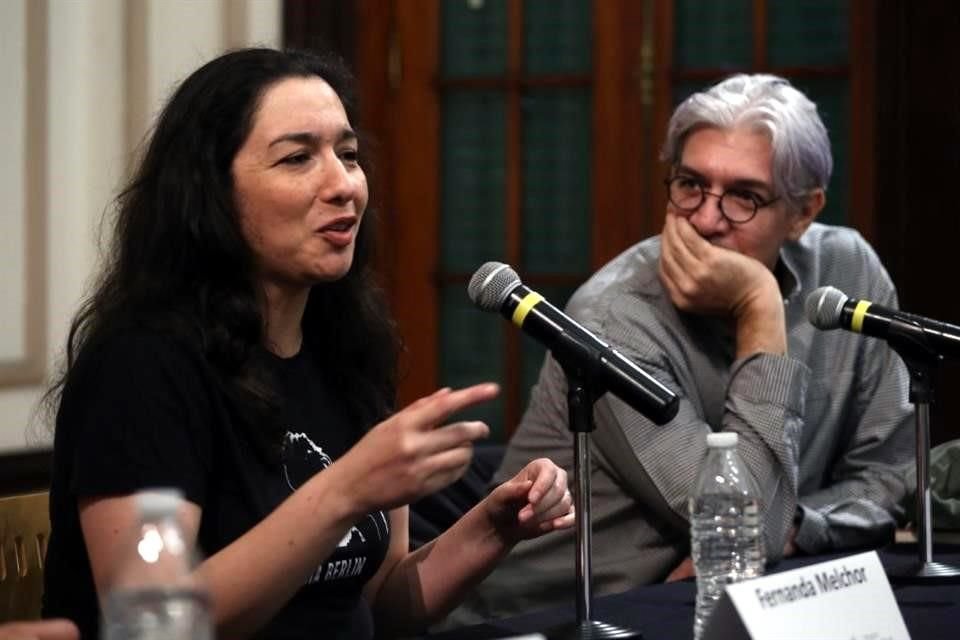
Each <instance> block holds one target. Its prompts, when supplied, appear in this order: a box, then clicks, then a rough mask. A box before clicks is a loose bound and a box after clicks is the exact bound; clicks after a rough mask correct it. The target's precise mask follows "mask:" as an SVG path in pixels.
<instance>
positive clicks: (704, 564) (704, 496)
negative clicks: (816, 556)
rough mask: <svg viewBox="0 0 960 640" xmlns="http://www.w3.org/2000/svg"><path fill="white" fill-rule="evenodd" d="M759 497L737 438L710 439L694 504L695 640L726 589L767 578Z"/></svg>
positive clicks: (724, 435)
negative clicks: (764, 567) (762, 577)
mask: <svg viewBox="0 0 960 640" xmlns="http://www.w3.org/2000/svg"><path fill="white" fill-rule="evenodd" d="M759 496H760V494H759V492H758V491H757V487H756V484H755V483H754V482H753V478H752V477H751V476H750V472H749V471H748V470H747V468H746V466H745V465H744V464H743V461H742V460H741V459H740V456H738V455H737V434H735V433H711V434H709V435H708V436H707V458H706V461H705V463H704V465H703V468H702V469H701V470H700V477H699V479H698V480H697V487H696V492H695V493H694V495H693V496H692V497H691V498H690V537H691V555H692V557H693V564H694V567H695V568H696V571H697V606H696V613H695V616H694V624H693V637H694V638H695V640H699V639H700V638H701V637H702V634H703V630H704V626H705V624H706V621H707V619H708V618H709V617H710V614H711V612H712V611H713V608H714V606H715V605H716V603H717V600H719V598H720V596H721V595H722V594H723V589H724V587H725V586H726V585H728V584H732V583H734V582H740V581H742V580H749V579H750V578H754V577H756V576H760V575H762V574H763V565H764V562H765V560H766V553H765V549H764V544H763V518H762V514H761V512H760V500H759Z"/></svg>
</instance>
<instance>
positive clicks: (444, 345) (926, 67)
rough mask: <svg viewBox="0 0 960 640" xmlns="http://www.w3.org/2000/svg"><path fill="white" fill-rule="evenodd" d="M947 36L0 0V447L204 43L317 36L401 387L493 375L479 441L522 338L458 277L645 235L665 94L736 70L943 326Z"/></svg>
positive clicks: (854, 22) (486, 13) (564, 261)
mask: <svg viewBox="0 0 960 640" xmlns="http://www.w3.org/2000/svg"><path fill="white" fill-rule="evenodd" d="M956 33H960V10H958V9H957V6H956V4H955V3H953V2H947V1H943V2H939V1H935V0H928V1H925V2H908V1H906V0H902V1H894V0H890V1H884V2H880V1H876V2H875V1H873V0H593V1H591V0H355V1H347V0H194V1H187V0H130V1H128V2H122V1H121V0H86V1H67V0H39V1H31V0H6V1H5V2H2V3H0V51H2V53H3V58H2V60H0V73H2V74H3V75H2V76H0V81H2V82H3V86H4V87H5V90H4V93H3V96H2V97H0V163H2V165H0V180H2V181H3V182H2V183H0V187H2V188H0V193H4V194H5V204H4V207H2V210H0V215H3V216H4V218H3V222H4V227H3V228H4V229H5V232H4V234H2V237H0V251H2V255H3V256H4V264H5V272H4V276H3V278H2V279H0V282H2V285H0V286H2V290H0V292H2V294H3V300H4V302H5V304H4V305H3V309H2V311H0V318H2V320H3V323H2V324H0V327H2V330H0V450H8V451H15V450H21V449H24V448H27V449H30V448H37V447H41V448H42V447H43V446H45V444H46V442H45V440H44V437H45V436H44V434H45V433H46V430H45V427H44V425H43V424H42V421H39V420H37V419H36V418H34V417H32V411H33V408H34V406H35V404H36V400H37V398H38V397H39V393H40V392H41V391H42V389H43V383H44V381H45V380H46V378H47V376H49V375H50V373H51V371H53V370H54V367H55V365H56V362H57V359H58V358H59V356H60V354H61V353H62V346H63V341H64V337H65V331H66V328H67V323H68V320H69V317H70V315H71V313H72V312H73V310H74V309H75V307H76V304H77V302H78V300H79V299H80V296H81V295H82V292H83V291H84V288H85V286H86V285H87V284H88V279H89V277H90V274H91V273H92V271H93V268H94V266H95V264H96V261H97V250H96V246H97V245H96V242H95V241H96V232H97V225H98V223H99V220H100V217H101V214H102V213H103V211H104V210H105V208H106V206H107V205H108V202H109V200H110V198H111V196H112V195H113V194H114V193H115V191H116V189H117V187H118V185H119V184H120V182H121V181H122V178H123V176H124V175H125V172H126V171H127V169H128V167H129V162H130V159H131V153H133V151H134V150H135V149H136V146H137V144H138V143H139V141H140V140H141V138H142V136H143V134H144V132H145V131H146V130H147V127H148V126H149V123H150V121H151V118H152V117H153V115H154V113H155V112H156V110H157V109H158V107H159V106H160V104H161V103H162V100H163V98H164V97H165V96H166V94H167V92H168V91H169V89H170V88H171V86H172V85H173V84H175V83H176V81H177V80H178V79H180V78H182V77H183V76H184V74H186V73H187V72H189V71H190V70H192V69H193V68H195V67H196V66H198V65H199V64H200V63H201V62H203V61H204V60H206V59H208V58H209V57H211V56H212V55H215V54H216V53H218V52H220V51H221V50H223V49H224V48H227V47H230V46H236V45H242V44H248V43H261V44H280V43H286V44H289V45H293V46H299V47H325V48H332V49H335V50H337V51H338V52H340V53H341V55H343V56H344V57H345V58H346V59H347V60H348V62H349V63H350V64H351V66H352V67H353V68H354V70H355V72H356V74H357V77H358V86H359V102H360V113H361V122H359V123H355V124H357V125H358V126H359V127H360V128H361V129H362V130H363V131H364V132H365V133H367V134H368V137H367V138H366V143H369V144H372V145H373V146H374V156H375V159H376V167H375V171H374V172H373V173H372V175H371V182H372V183H373V193H374V205H375V206H376V208H377V211H378V214H379V217H380V221H381V223H382V224H381V241H382V242H381V245H382V251H381V255H380V266H381V270H382V274H383V283H384V286H385V288H386V290H387V292H388V294H389V296H390V299H391V303H392V305H393V309H394V312H395V314H396V316H397V318H398V322H399V324H400V329H401V332H402V334H403V337H404V340H405V343H406V346H407V351H406V354H405V358H404V361H403V371H402V387H401V396H402V400H403V401H409V400H411V399H413V398H415V397H417V396H418V395H421V394H423V393H426V392H429V391H430V390H432V389H433V388H436V387H437V386H438V385H441V384H450V385H457V384H465V383H468V382H472V381H476V380H479V379H495V380H499V381H501V382H503V383H504V385H505V393H504V394H503V396H502V398H501V399H500V400H499V401H498V402H497V403H494V404H491V405H490V406H489V407H486V408H484V410H483V415H482V417H483V418H485V419H486V420H488V422H490V423H491V425H492V426H493V427H494V430H495V436H494V437H496V438H499V439H501V440H503V439H505V438H507V437H508V436H509V434H510V433H511V431H512V428H513V426H514V425H515V424H516V421H517V420H518V419H519V416H520V414H521V412H522V410H523V406H524V403H525V400H526V395H527V391H528V388H529V385H530V384H531V382H532V381H533V380H534V379H535V376H536V373H537V369H538V367H539V363H540V360H541V359H542V355H543V352H542V350H540V349H539V348H538V347H537V346H536V345H534V344H532V343H531V342H530V341H529V340H527V339H526V338H524V337H522V336H521V335H520V334H518V333H517V332H515V331H514V330H513V329H512V328H511V327H510V326H509V325H507V324H506V323H504V322H503V321H501V320H500V319H498V318H495V317H492V316H488V315H484V314H481V313H480V312H478V311H476V310H475V309H473V308H472V307H471V305H470V303H469V301H468V300H467V298H466V294H465V287H466V283H467V281H468V279H469V277H470V275H471V274H472V272H473V271H474V270H475V269H476V268H477V267H479V266H480V265H481V264H482V263H483V262H486V261H488V260H499V261H503V262H507V263H509V264H511V265H513V266H514V267H515V268H516V269H517V270H518V271H519V272H520V274H521V275H522V276H523V278H524V280H525V281H527V282H528V283H529V284H531V285H532V286H534V287H536V288H537V289H538V290H540V291H541V292H543V293H544V294H545V295H546V296H547V297H548V299H550V300H551V301H552V302H554V303H555V304H561V303H562V302H564V301H565V300H566V298H567V296H569V294H570V293H571V292H572V291H573V289H574V288H575V287H576V286H577V285H578V284H579V283H580V282H582V281H583V280H584V279H585V278H586V277H587V275H589V274H590V273H591V272H592V271H593V270H594V269H596V268H597V267H599V266H600V265H602V264H603V263H604V262H606V261H607V260H609V259H610V258H611V257H613V256H614V255H616V254H617V253H619V252H620V251H621V250H623V249H624V248H626V247H627V246H629V245H630V244H632V243H633V242H636V241H637V240H639V239H641V238H643V237H647V236H649V235H651V234H655V233H657V232H658V230H659V227H660V225H661V224H662V219H663V209H664V193H663V185H662V180H663V178H664V176H665V171H666V169H665V167H663V166H662V165H661V164H660V163H659V162H658V160H657V152H658V148H659V144H660V142H661V141H662V138H663V133H664V130H665V126H666V122H667V119H668V117H669V114H670V112H671V110H672V109H673V107H674V105H675V104H676V103H677V102H678V101H679V100H681V99H682V98H683V97H685V96H686V95H688V94H689V93H690V92H691V91H693V90H695V89H697V88H699V87H703V86H705V85H707V84H708V83H711V82H714V81H716V80H718V79H720V78H722V77H724V76H726V75H728V74H730V73H733V72H736V71H748V72H750V71H768V72H773V73H777V74H780V75H784V76H786V77H788V78H789V79H790V80H791V81H792V82H794V84H796V85H797V86H799V87H800V88H801V89H803V90H804V91H806V92H808V94H809V95H811V97H813V98H814V100H815V101H817V103H818V105H819V107H820V110H821V113H822V115H823V118H824V120H825V121H826V123H827V126H828V128H829V129H830V133H831V137H832V141H833V144H834V155H835V159H836V165H837V166H836V171H835V175H834V178H833V180H832V181H831V184H830V189H829V194H828V200H829V205H828V208H827V210H826V211H825V213H824V219H825V221H829V222H833V223H838V224H845V225H849V226H852V227H854V228H857V229H858V230H860V232H861V233H862V234H863V235H864V236H865V237H867V238H868V239H869V240H870V241H871V242H872V243H873V244H874V246H875V247H876V248H877V250H878V252H879V253H880V255H881V257H882V259H883V260H884V262H885V264H886V265H887V266H888V268H889V270H890V272H891V275H892V276H893V279H894V282H895V283H896V284H897V285H898V288H899V290H900V296H901V304H902V306H903V307H904V308H905V309H907V310H909V311H912V312H914V313H921V314H925V315H930V316H933V317H935V318H938V319H941V320H945V321H950V322H954V323H960V302H958V301H957V299H956V296H955V295H953V289H954V288H955V287H954V285H953V284H952V281H951V280H952V276H953V274H954V273H955V271H956V269H955V268H954V266H953V265H954V262H953V257H954V256H955V255H956V253H957V251H958V247H956V246H955V245H956V239H957V238H958V234H957V230H958V225H960V222H958V213H960V212H958V206H957V204H956V196H955V195H954V187H953V185H954V181H955V180H956V179H957V177H958V176H960V84H958V83H957V82H956V81H955V79H954V78H953V72H952V69H953V68H954V66H955V64H956V62H958V55H957V52H956V45H955V41H954V40H955V34H956ZM7 87H11V88H12V90H7ZM847 293H849V294H850V295H853V296H856V295H857V292H847ZM942 374H943V375H942V378H943V379H942V381H941V383H940V385H939V389H940V401H939V403H938V404H937V405H936V407H935V410H934V418H933V420H934V422H933V427H934V442H940V441H943V440H946V439H948V438H953V437H958V436H960V427H958V420H960V401H957V400H956V399H955V396H957V394H956V392H955V390H956V389H958V388H960V369H958V367H957V365H956V364H955V363H948V364H946V365H945V366H944V367H943V370H942ZM31 423H32V424H33V426H32V427H31V426H30V425H31Z"/></svg>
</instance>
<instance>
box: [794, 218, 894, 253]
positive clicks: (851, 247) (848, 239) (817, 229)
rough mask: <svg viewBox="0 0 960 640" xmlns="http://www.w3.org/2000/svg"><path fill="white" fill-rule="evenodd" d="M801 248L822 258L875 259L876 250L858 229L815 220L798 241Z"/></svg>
mask: <svg viewBox="0 0 960 640" xmlns="http://www.w3.org/2000/svg"><path fill="white" fill-rule="evenodd" d="M797 245H798V247H799V250H800V251H802V252H804V253H807V254H813V255H817V256H819V257H820V259H821V260H850V261H854V260H875V259H876V252H875V251H874V250H873V247H871V246H870V243H868V242H867V241H866V239H865V238H864V237H863V236H862V235H861V234H860V232H859V231H857V230H856V229H852V228H850V227H842V226H838V225H832V224H823V223H819V222H814V223H813V224H811V225H810V228H809V229H807V231H806V232H805V233H804V234H803V235H802V236H801V237H800V240H799V241H798V242H797Z"/></svg>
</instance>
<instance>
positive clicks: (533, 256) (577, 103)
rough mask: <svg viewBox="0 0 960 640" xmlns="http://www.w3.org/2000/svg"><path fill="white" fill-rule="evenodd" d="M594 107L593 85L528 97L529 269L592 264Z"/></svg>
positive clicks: (569, 269)
mask: <svg viewBox="0 0 960 640" xmlns="http://www.w3.org/2000/svg"><path fill="white" fill-rule="evenodd" d="M591 114H592V109H591V103H590V92H589V90H588V89H550V90H538V91H534V92H531V93H530V94H528V95H527V96H526V97H524V98H523V132H524V139H523V235H522V238H523V243H522V246H523V261H522V268H523V269H524V270H525V271H526V272H527V273H564V274H571V273H572V274H575V273H581V272H584V271H588V270H589V268H590V236H591V234H590V202H591V197H590V193H591V191H590V173H591V171H590V167H591V162H590V158H591V124H592V115H591Z"/></svg>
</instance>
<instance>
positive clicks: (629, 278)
mask: <svg viewBox="0 0 960 640" xmlns="http://www.w3.org/2000/svg"><path fill="white" fill-rule="evenodd" d="M663 159H664V160H665V161H666V162H667V163H668V165H669V173H668V177H667V179H666V180H665V184H666V189H667V193H668V200H669V203H668V205H667V211H666V219H665V223H664V227H663V232H662V233H661V235H660V236H658V237H654V238H649V239H647V240H644V241H642V242H640V243H639V244H636V245H634V246H633V247H631V248H630V249H628V250H627V251H626V252H624V253H623V254H621V255H620V256H619V257H617V258H615V259H614V260H613V261H612V262H610V263H609V264H607V265H606V266H604V267H603V268H602V269H601V270H600V271H599V272H597V273H596V274H595V275H594V276H593V277H592V278H590V280H589V281H588V282H587V283H586V284H584V285H583V286H582V287H581V288H580V289H579V290H578V291H577V292H576V294H575V295H574V296H573V297H572V299H571V300H570V302H569V304H568V306H567V312H568V313H569V314H570V315H571V316H573V317H574V318H575V319H577V320H578V321H579V322H581V323H582V324H583V325H584V326H586V327H587V328H588V329H590V330H591V331H594V332H596V333H597V334H598V335H599V336H601V337H602V338H603V339H605V340H606V341H608V342H609V343H611V344H612V345H613V346H614V347H615V348H617V349H618V350H619V351H621V352H622V353H623V354H624V355H626V356H628V357H629V358H631V359H632V360H633V361H635V362H636V363H638V364H639V365H640V366H642V367H643V368H644V369H645V370H646V371H647V372H649V373H651V374H652V375H654V376H655V377H656V378H657V379H658V380H660V381H661V382H662V383H663V384H665V385H666V386H667V387H669V388H671V389H672V390H674V391H676V392H677V393H678V395H679V396H680V409H679V412H678V414H677V416H676V418H674V419H673V420H672V421H671V422H669V423H668V424H666V425H664V426H657V425H655V424H653V423H652V422H651V421H650V420H648V419H646V418H645V417H644V416H643V415H641V414H639V413H638V412H636V411H634V410H633V409H631V408H630V407H629V406H627V405H626V404H624V403H623V402H621V401H620V400H618V399H617V398H615V397H613V396H612V395H611V394H605V395H604V396H602V397H601V398H600V399H599V400H598V401H597V403H596V405H595V410H594V419H595V425H596V430H595V431H594V432H593V435H592V437H591V446H592V455H593V474H592V483H593V514H592V516H593V580H594V582H593V584H594V590H595V593H598V594H601V593H610V592H616V591H623V590H626V589H628V588H630V587H633V586H636V585H639V584H645V583H652V582H658V581H663V580H665V579H667V578H668V577H674V578H675V577H683V576H686V575H690V573H691V569H690V566H689V560H686V561H685V559H686V558H687V556H688V554H689V548H690V542H689V540H690V537H689V536H690V534H689V523H688V521H687V500H688V498H689V497H690V495H691V493H692V492H693V490H694V484H695V481H696V477H697V474H698V470H699V468H700V466H701V464H702V462H703V460H704V457H705V455H706V435H707V434H708V433H710V432H711V431H730V432H734V433H737V434H738V436H739V439H738V442H739V444H738V449H739V452H740V455H741V457H742V458H743V460H744V463H745V464H746V466H747V468H748V470H749V472H750V474H751V475H752V476H753V477H754V479H755V480H756V483H757V486H758V487H759V488H760V492H761V501H762V504H763V507H764V517H765V521H764V523H765V543H766V552H767V558H768V560H771V561H776V560H777V559H779V558H780V557H782V556H783V555H789V554H792V553H795V552H796V551H797V550H798V549H799V550H801V551H803V552H806V553H817V552H824V551H828V550H835V549H844V548H853V547H864V546H869V545H879V544H883V543H885V542H887V541H889V540H892V538H893V532H894V529H895V525H896V520H895V519H896V517H897V515H898V513H897V503H898V501H899V500H900V499H901V497H902V496H903V493H904V490H905V489H904V487H903V485H902V482H901V477H900V475H899V474H898V473H897V472H896V467H898V466H899V465H901V464H902V463H905V462H908V461H909V460H911V459H912V457H913V441H912V408H911V406H910V405H909V404H908V401H907V388H908V377H907V372H906V369H905V368H904V366H903V365H902V363H901V362H900V360H899V358H898V357H897V356H896V354H894V353H893V352H892V351H891V350H890V349H889V348H888V347H887V345H886V344H885V343H883V342H882V341H878V340H868V339H864V338H863V337H861V336H857V335H855V334H853V333H849V332H841V331H834V332H823V331H818V330H817V329H815V328H814V327H813V326H812V325H810V324H809V323H808V322H807V320H806V319H805V317H804V309H803V307H804V301H805V299H806V297H807V295H808V294H809V293H810V292H812V291H813V290H814V289H816V288H818V287H820V286H822V285H828V284H829V285H833V286H835V287H837V288H839V289H841V290H842V291H844V292H846V293H847V294H849V295H852V296H854V297H856V298H862V299H869V300H872V301H875V302H877V303H878V304H881V305H884V306H888V307H895V306H896V305H897V299H896V293H895V291H894V287H893V284H892V283H891V281H890V278H889V276H888V275H887V273H886V271H885V270H884V268H883V266H882V265H881V263H880V261H879V259H878V258H877V256H876V254H875V253H874V251H873V249H871V248H870V246H869V245H868V244H867V243H866V242H865V241H864V239H863V238H862V237H861V236H860V235H859V234H858V233H857V232H856V231H853V230H851V229H846V228H841V227H833V226H827V225H823V224H818V223H815V222H814V219H815V218H816V216H817V214H818V213H819V212H820V211H821V210H822V209H823V206H824V203H825V201H826V187H827V183H828V181H829V178H830V173H831V170H832V163H833V161H832V157H831V153H830V141H829V138H828V136H827V131H826V128H825V127H824V125H823V122H822V121H821V119H820V117H819V115H818V114H817V109H816V106H815V105H814V104H813V103H812V102H811V101H810V100H809V99H808V98H807V97H806V96H804V95H803V94H802V93H801V92H800V91H798V90H797V89H795V88H794V87H792V86H791V85H790V83H789V82H787V81H786V80H784V79H782V78H778V77H774V76H770V75H749V76H748V75H737V76H734V77H731V78H729V79H727V80H725V81H723V82H721V83H719V84H717V85H715V86H713V87H711V88H710V89H708V90H706V91H704V92H702V93H697V94H694V95H693V96H691V97H690V98H688V99H687V100H685V101H684V102H683V103H682V104H680V105H679V106H678V107H677V109H676V111H675V112H674V114H673V116H672V118H671V120H670V125H669V130H668V133H667V140H666V144H665V145H664V150H663ZM566 390H567V383H566V378H565V376H564V373H563V371H562V370H561V368H560V365H559V364H558V363H557V362H556V361H555V360H554V359H553V358H552V357H551V356H550V355H549V354H548V355H547V357H546V360H545V362H544V365H543V368H542V370H541V372H540V378H539V381H538V383H537V385H536V386H535V387H534V389H533V392H532V396H531V399H530V404H529V407H528V408H527V411H526V413H525V414H524V417H523V420H522V422H521V424H520V426H519V428H518V429H517V432H516V433H515V435H514V437H513V439H512V440H511V442H510V444H509V447H508V450H507V453H506V456H505V458H504V460H503V463H502V466H501V468H500V470H499V472H498V474H497V476H496V479H497V480H501V479H503V478H507V477H510V476H511V475H512V474H515V473H516V471H517V470H518V469H519V468H520V466H522V464H523V463H524V462H525V461H526V460H529V459H531V458H533V457H539V456H549V457H550V458H552V459H553V460H554V461H555V462H557V463H558V464H559V465H560V466H563V467H565V468H566V469H567V471H568V472H571V473H572V469H573V435H572V434H571V432H570V430H569V428H568V416H567V401H566ZM798 496H799V498H798ZM574 558H575V549H574V536H573V532H572V531H570V532H559V533H556V534H552V535H550V536H544V537H542V538H538V539H537V540H533V541H530V542H528V543H524V544H521V545H518V546H517V547H516V549H515V550H514V551H513V552H512V553H511V555H510V557H508V559H507V560H506V561H505V562H504V563H502V564H501V565H500V568H499V569H498V570H497V571H496V572H495V573H494V574H492V575H491V576H490V577H489V578H488V579H487V580H486V581H485V582H484V583H483V584H482V585H481V586H480V587H479V588H478V589H477V591H476V593H475V594H474V597H473V598H472V600H470V601H469V604H468V605H467V606H466V607H465V608H462V609H461V610H460V611H459V612H458V613H457V614H456V619H457V620H459V621H460V622H468V621H474V620H478V619H480V618H489V617H497V616H502V615H508V614H511V613H516V612H519V611H525V610H529V609H533V608H536V607H538V606H544V605H549V604H558V603H570V602H572V601H573V599H574V585H575V580H574Z"/></svg>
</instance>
